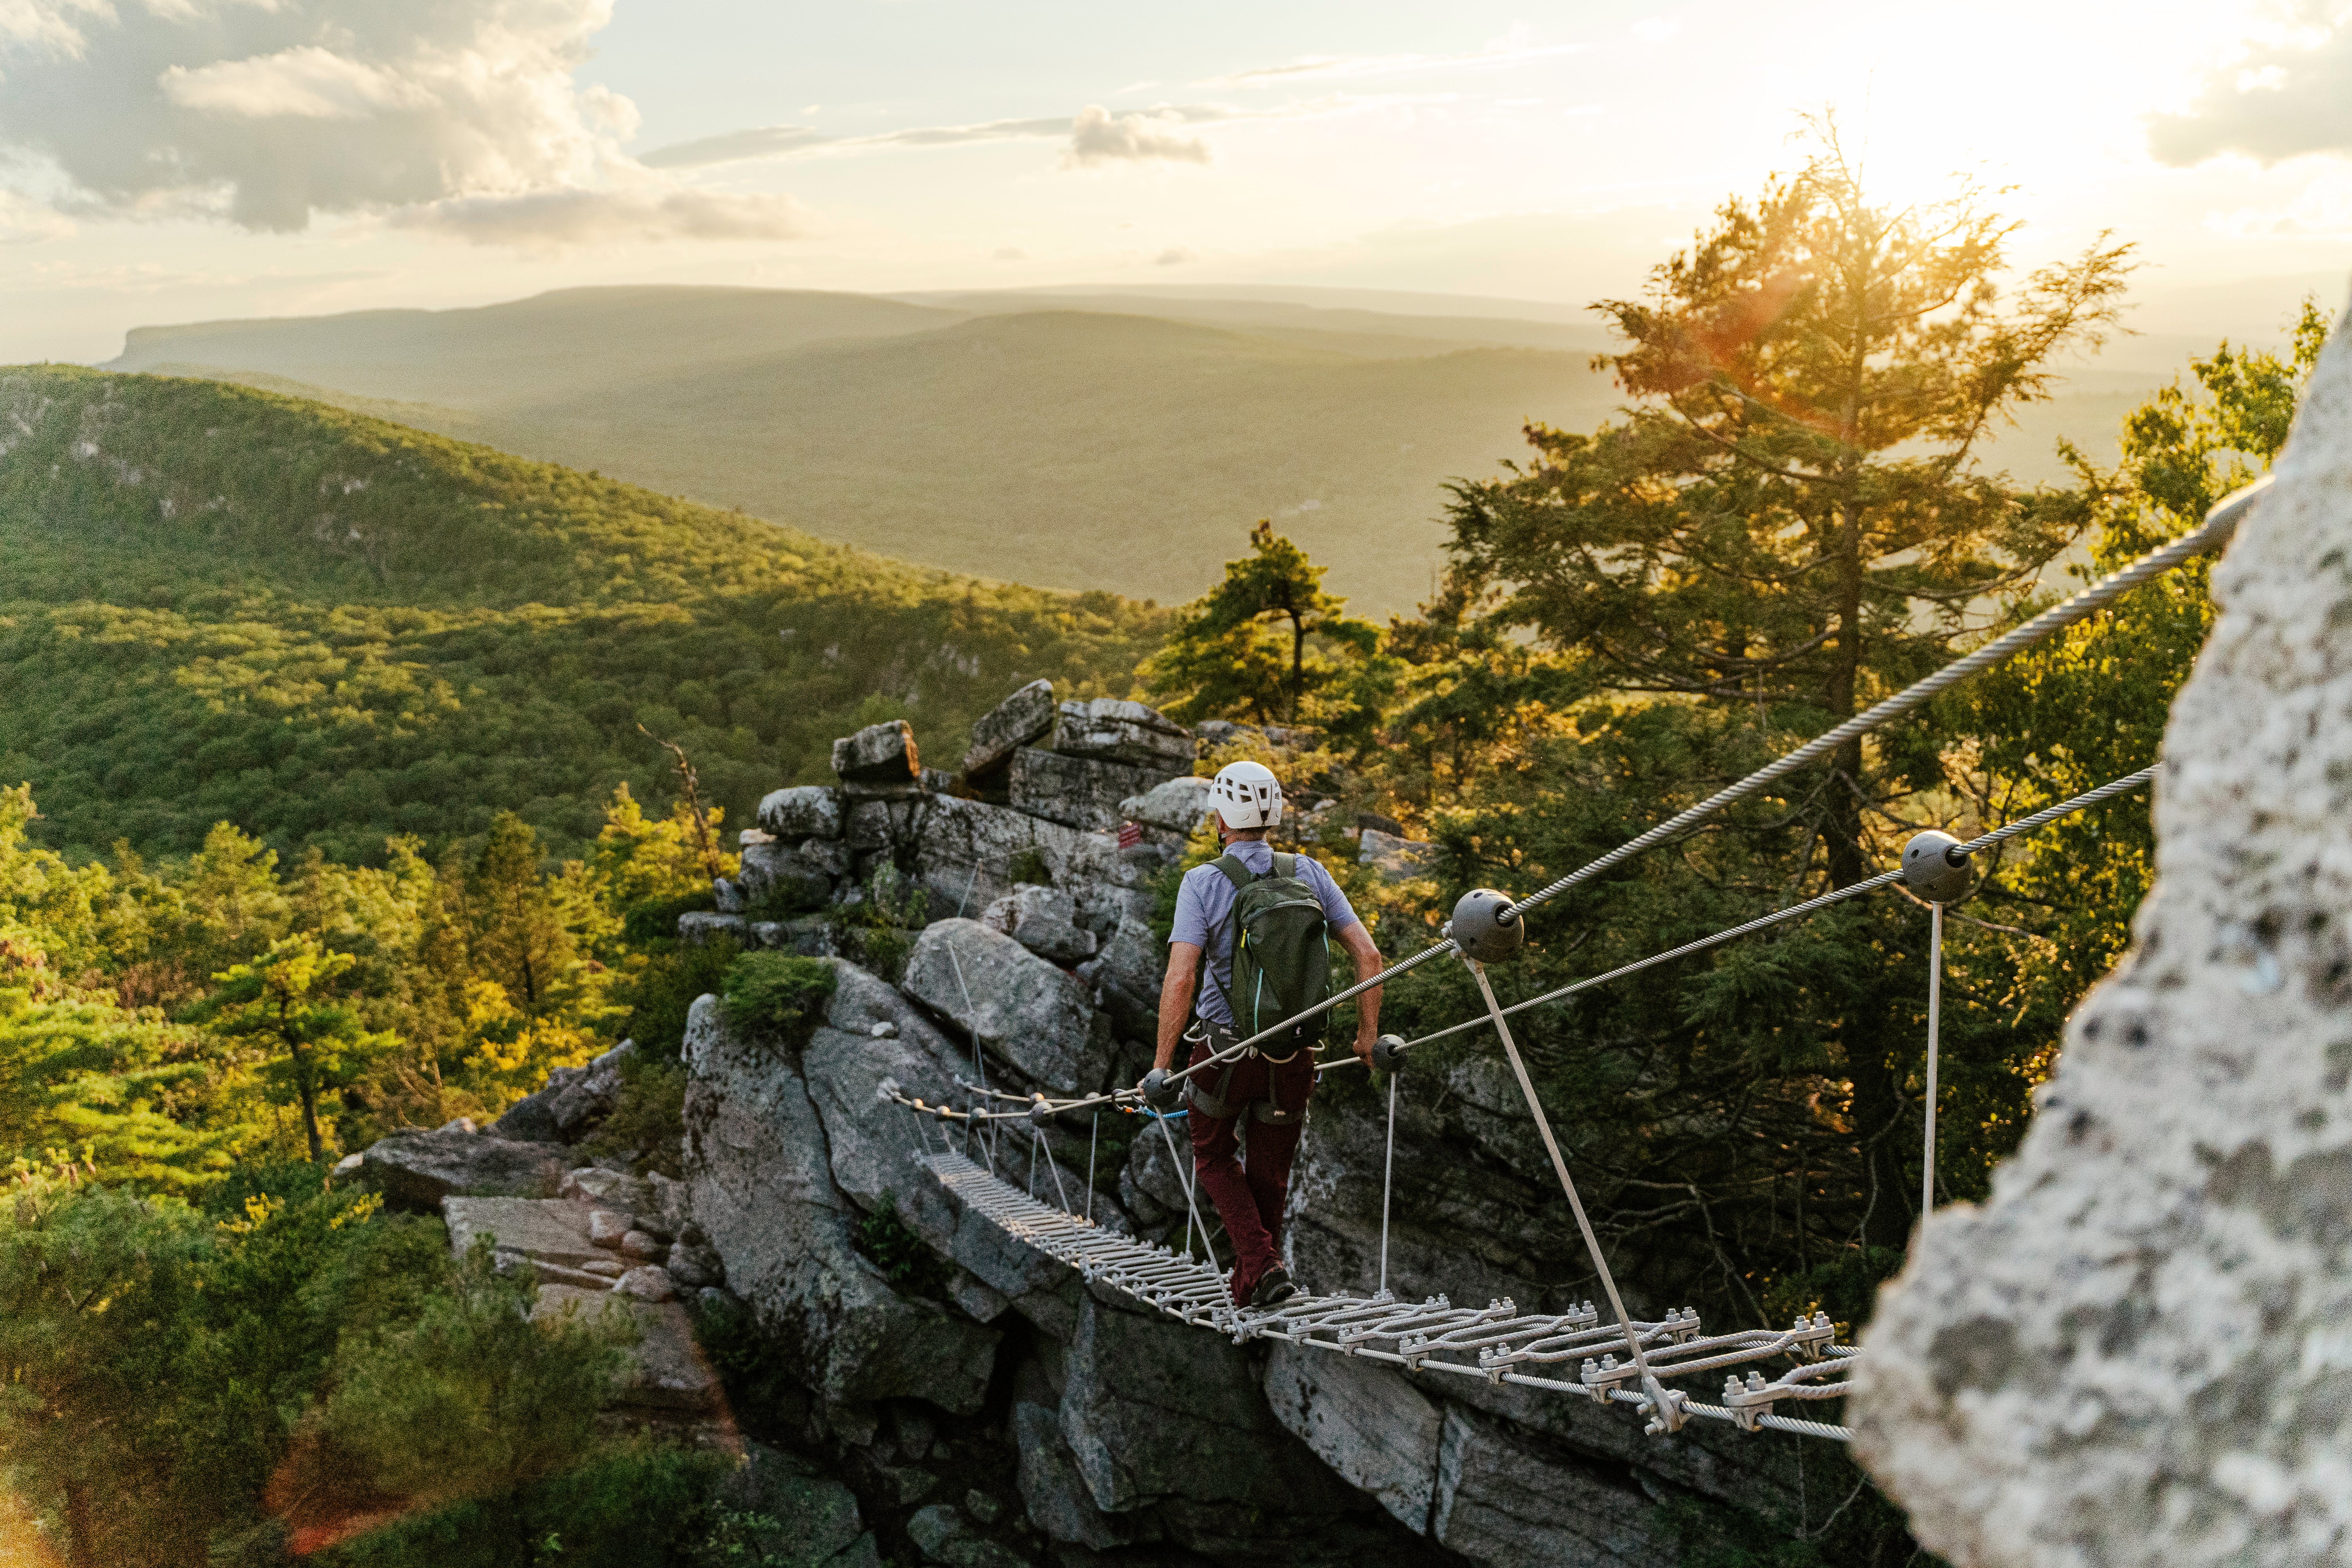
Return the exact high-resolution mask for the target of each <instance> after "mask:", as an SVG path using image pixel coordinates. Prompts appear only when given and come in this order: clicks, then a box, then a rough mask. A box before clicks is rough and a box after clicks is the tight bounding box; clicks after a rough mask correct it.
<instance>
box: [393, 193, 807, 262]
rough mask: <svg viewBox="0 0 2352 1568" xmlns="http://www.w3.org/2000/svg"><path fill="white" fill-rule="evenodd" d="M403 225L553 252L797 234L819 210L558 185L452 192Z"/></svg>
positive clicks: (401, 218)
mask: <svg viewBox="0 0 2352 1568" xmlns="http://www.w3.org/2000/svg"><path fill="white" fill-rule="evenodd" d="M393 222H394V225H395V226H399V227H401V228H406V229H414V230H416V231H418V232H421V233H425V234H431V235H436V236H439V237H444V238H449V239H462V240H467V241H470V242H471V243H473V244H476V245H501V246H506V247H510V248H513V249H516V250H524V251H531V252H535V253H540V254H546V253H550V252H554V251H560V250H568V249H572V248H574V247H582V246H597V245H609V244H613V243H615V242H625V241H629V240H656V241H657V240H670V239H704V240H717V239H798V238H801V237H803V236H806V235H808V234H811V233H813V232H814V230H815V227H816V224H815V220H814V216H813V215H811V214H810V212H809V210H808V209H807V208H806V207H804V206H803V205H801V204H800V203H799V202H796V201H794V200H793V198H792V197H790V196H784V195H731V194H729V193H726V192H719V191H694V190H676V189H667V188H661V187H646V188H623V189H618V190H591V189H585V188H582V187H577V186H555V187H550V188H547V189H543V190H535V191H525V192H521V193H520V194H517V195H473V196H452V197H450V198H448V199H447V200H445V201H438V202H428V203H425V204H423V205H417V206H411V207H405V208H403V209H402V210H401V211H400V212H398V213H396V214H394V217H393Z"/></svg>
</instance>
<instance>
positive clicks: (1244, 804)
mask: <svg viewBox="0 0 2352 1568" xmlns="http://www.w3.org/2000/svg"><path fill="white" fill-rule="evenodd" d="M1209 799H1210V800H1211V801H1213V802H1214V803H1215V805H1216V807H1217V815H1218V816H1220V817H1222V818H1223V820H1224V824H1225V826H1227V827H1230V828H1233V829H1234V830H1235V831H1236V832H1239V831H1241V830H1243V829H1245V828H1251V827H1276V826H1280V825H1281V823H1282V781H1281V780H1279V779H1277V778H1276V777H1275V776H1274V770H1273V769H1272V768H1269V767H1267V766H1266V765H1265V763H1226V764H1225V765H1224V766H1223V767H1222V768H1219V769H1218V770H1217V776H1216V779H1215V781H1214V782H1213V783H1212V784H1210V785H1209Z"/></svg>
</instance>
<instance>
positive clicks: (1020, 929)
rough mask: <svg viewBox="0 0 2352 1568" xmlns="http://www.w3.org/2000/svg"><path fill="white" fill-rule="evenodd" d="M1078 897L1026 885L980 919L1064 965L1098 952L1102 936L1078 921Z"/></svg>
mask: <svg viewBox="0 0 2352 1568" xmlns="http://www.w3.org/2000/svg"><path fill="white" fill-rule="evenodd" d="M1077 919H1078V904H1077V900H1076V899H1073V898H1072V897H1070V895H1069V894H1067V893H1066V892H1064V891H1063V890H1062V889H1059V888H1041V887H1037V886H1035V885H1034V884H1028V885H1024V886H1022V887H1018V888H1015V889H1013V890H1012V891H1011V892H1009V893H1007V894H1005V895H1004V896H1003V898H1001V899H998V900H996V901H995V902H993V903H992V904H990V905H989V906H988V908H987V909H986V910H982V913H981V917H980V923H981V924H982V925H984V926H986V927H987V928H988V929H989V930H991V931H1003V933H1004V934H1005V935H1006V936H1009V937H1011V938H1012V939H1013V941H1015V942H1019V943H1020V944H1021V945H1022V946H1024V947H1025V948H1027V949H1028V950H1029V951H1030V952H1034V953H1035V954H1036V955H1037V956H1038V957H1040V958H1042V959H1044V960H1045V962H1047V963H1055V964H1060V965H1063V966H1064V967H1067V966H1068V965H1071V964H1074V963H1083V962H1084V961H1085V960H1087V959H1089V958H1092V957H1093V956H1094V955H1095V948H1096V947H1097V945H1098V943H1099V939H1098V938H1097V936H1096V935H1095V933H1094V932H1092V931H1087V930H1085V929H1083V928H1082V927H1080V926H1079V925H1078V923H1077Z"/></svg>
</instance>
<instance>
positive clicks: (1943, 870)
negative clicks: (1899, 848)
mask: <svg viewBox="0 0 2352 1568" xmlns="http://www.w3.org/2000/svg"><path fill="white" fill-rule="evenodd" d="M1959 847H1960V841H1959V840H1958V839H1957V838H1955V837H1952V836H1951V835H1950V834H1948V833H1938V832H1937V831H1936V830H1935V829H1934V828H1932V827H1931V828H1929V829H1928V830H1927V832H1925V833H1921V834H1916V835H1914V836H1913V837H1912V839H1911V842H1910V843H1908V844H1906V845H1905V846H1904V847H1903V885H1904V886H1905V887H1906V888H1908V889H1911V891H1912V892H1913V893H1914V894H1916V896H1917V897H1919V898H1921V899H1924V900H1927V902H1929V903H1931V904H1948V903H1950V902H1951V901H1952V900H1955V899H1958V898H1960V897H1962V896H1964V895H1965V894H1966V893H1967V892H1968V890H1969V888H1971V887H1973V886H1975V884H1976V879H1977V874H1976V868H1974V867H1972V866H1970V865H1969V857H1968V856H1966V855H1964V854H1960V853H1958V849H1959Z"/></svg>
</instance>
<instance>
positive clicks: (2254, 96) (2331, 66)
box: [2148, 15, 2352, 164]
mask: <svg viewBox="0 0 2352 1568" xmlns="http://www.w3.org/2000/svg"><path fill="white" fill-rule="evenodd" d="M2148 146H2149V150H2150V151H2152V152H2153V153H2155V154H2156V155H2157V156H2158V158H2160V159H2162V160H2163V161H2164V162H2165V163H2173V164H2188V163H2201V162H2202V161H2203V160H2205V159H2207V158H2210V157H2213V156H2215V155H2216V154H2219V153H2248V154H2251V155H2252V156H2253V157H2255V158H2258V159H2260V160H2261V161H2262V162H2263V163H2278V162H2280V161H2281V160H2283V159H2286V158H2293V157H2295V156H2297V155H2299V154H2302V153H2352V15H2345V16H2337V17H2336V18H2334V19H2332V20H2325V21H2322V20H2316V19H2315V20H2312V21H2310V22H2307V23H2306V24H2305V25H2304V26H2298V27H2296V28H2294V30H2292V31H2291V32H2289V33H2287V34H2285V35H2284V36H2282V37H2277V38H2274V39H2272V40H2268V41H2265V42H2262V43H2258V44H2256V45H2254V46H2253V47H2251V48H2250V49H2249V50H2248V52H2247V55H2246V57H2245V58H2242V59H2238V60H2233V61H2231V62H2230V63H2228V64H2226V65H2222V66H2218V67H2216V68H2214V69H2212V70H2211V71H2210V72H2209V73H2208V74H2207V76H2206V79H2205V87H2204V90H2203V91H2202V92H2200V94H2199V95H2198V98H2197V101H2196V102H2195V104H2194V105H2193V106H2191V108H2190V109H2189V111H2188V112H2187V113H2185V114H2159V115H2158V116H2156V117H2155V118H2154V119H2153V120H2151V121H2149V124H2148Z"/></svg>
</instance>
